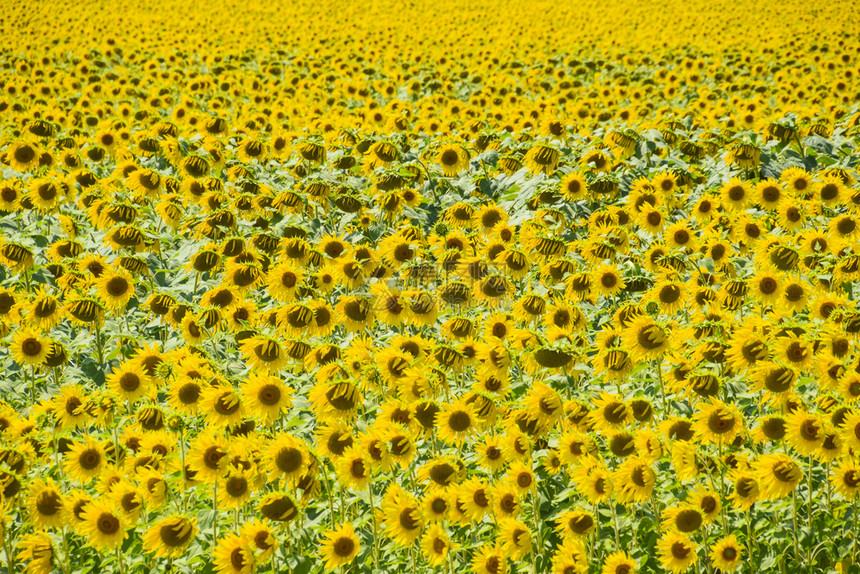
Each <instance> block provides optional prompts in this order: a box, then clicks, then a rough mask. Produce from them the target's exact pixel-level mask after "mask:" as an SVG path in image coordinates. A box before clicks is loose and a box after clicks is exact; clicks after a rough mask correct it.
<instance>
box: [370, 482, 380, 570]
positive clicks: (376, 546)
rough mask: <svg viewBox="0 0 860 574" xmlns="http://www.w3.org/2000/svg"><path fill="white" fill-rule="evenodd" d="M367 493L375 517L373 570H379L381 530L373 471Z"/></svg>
mask: <svg viewBox="0 0 860 574" xmlns="http://www.w3.org/2000/svg"><path fill="white" fill-rule="evenodd" d="M367 495H368V499H369V500H370V517H371V518H372V519H373V570H374V571H375V572H379V571H380V570H379V532H378V530H377V529H378V526H377V525H376V505H375V504H373V473H370V474H369V476H368V479H367Z"/></svg>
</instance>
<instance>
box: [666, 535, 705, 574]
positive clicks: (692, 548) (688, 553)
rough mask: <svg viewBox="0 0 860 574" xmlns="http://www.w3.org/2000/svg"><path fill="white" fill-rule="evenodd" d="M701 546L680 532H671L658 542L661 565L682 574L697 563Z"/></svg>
mask: <svg viewBox="0 0 860 574" xmlns="http://www.w3.org/2000/svg"><path fill="white" fill-rule="evenodd" d="M698 548H699V545H698V544H696V543H695V542H693V540H692V539H691V538H690V537H689V536H686V535H685V534H681V533H680V532H669V533H667V534H665V535H664V536H663V537H662V538H661V539H660V540H659V541H658V542H657V554H658V558H659V560H660V565H661V566H663V568H665V569H666V570H669V571H671V572H675V573H676V574H680V573H681V572H684V571H685V570H687V568H689V567H690V566H692V565H693V564H694V563H695V562H696V551H697V550H698Z"/></svg>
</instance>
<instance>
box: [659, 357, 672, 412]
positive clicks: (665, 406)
mask: <svg viewBox="0 0 860 574" xmlns="http://www.w3.org/2000/svg"><path fill="white" fill-rule="evenodd" d="M656 364H657V381H658V382H659V383H660V397H661V399H662V401H663V412H664V413H665V412H668V411H667V409H668V407H669V405H668V404H666V384H665V383H664V382H663V359H657V361H656Z"/></svg>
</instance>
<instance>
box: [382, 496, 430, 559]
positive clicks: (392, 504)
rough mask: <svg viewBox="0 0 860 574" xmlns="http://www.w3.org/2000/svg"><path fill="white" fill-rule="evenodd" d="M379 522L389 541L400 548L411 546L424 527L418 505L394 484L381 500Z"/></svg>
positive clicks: (422, 516)
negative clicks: (392, 541)
mask: <svg viewBox="0 0 860 574" xmlns="http://www.w3.org/2000/svg"><path fill="white" fill-rule="evenodd" d="M380 521H381V523H382V525H383V527H384V528H385V530H386V532H387V533H388V535H389V536H390V537H391V539H392V540H394V542H395V543H397V544H398V545H400V546H411V545H412V544H413V543H414V542H415V540H417V539H418V537H419V536H420V535H421V531H422V530H423V527H424V515H423V514H422V512H421V510H420V505H419V504H418V502H417V501H416V500H415V498H414V497H413V496H412V495H411V494H408V493H406V491H404V490H403V489H402V488H400V486H399V485H397V484H396V483H392V484H391V485H390V486H389V487H388V490H386V492H385V496H384V497H383V499H382V506H381V509H380Z"/></svg>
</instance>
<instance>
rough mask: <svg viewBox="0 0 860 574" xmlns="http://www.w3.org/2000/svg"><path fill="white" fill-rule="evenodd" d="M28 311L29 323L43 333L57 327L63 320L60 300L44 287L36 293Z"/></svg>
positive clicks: (27, 307)
mask: <svg viewBox="0 0 860 574" xmlns="http://www.w3.org/2000/svg"><path fill="white" fill-rule="evenodd" d="M26 309H27V322H28V323H30V324H31V325H32V326H33V327H35V328H36V329H39V330H40V331H43V332H44V331H49V330H50V329H51V328H52V327H54V326H56V325H57V323H59V322H60V319H61V318H62V314H61V313H60V309H61V307H60V302H59V300H58V299H57V298H56V297H54V296H53V295H51V294H50V293H48V292H47V291H45V288H44V287H43V286H40V287H39V290H38V291H36V293H35V295H34V296H33V299H32V300H31V301H30V303H29V304H28V305H27V306H26Z"/></svg>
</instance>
